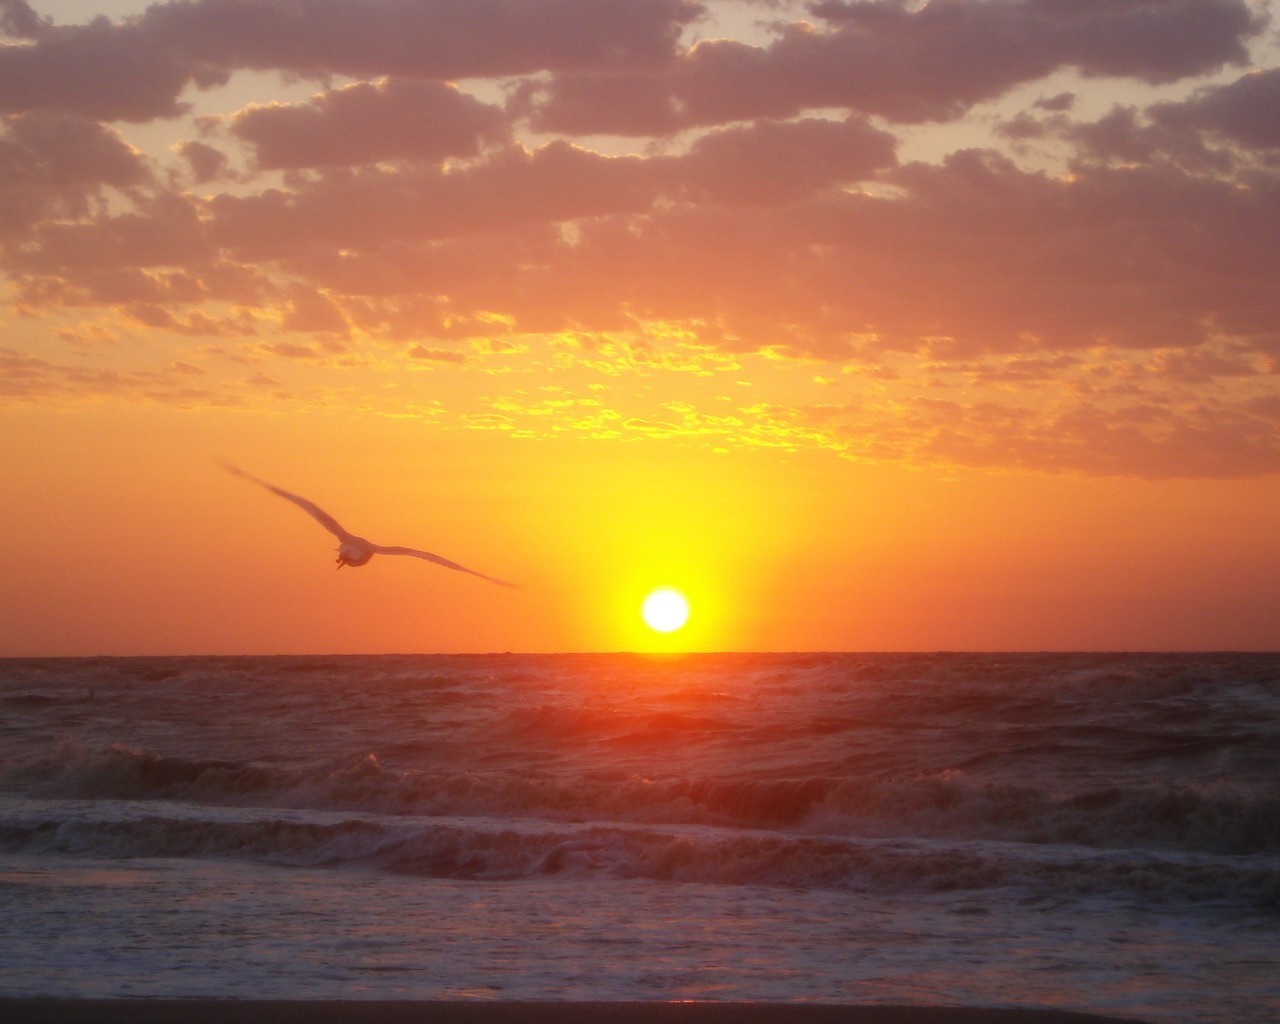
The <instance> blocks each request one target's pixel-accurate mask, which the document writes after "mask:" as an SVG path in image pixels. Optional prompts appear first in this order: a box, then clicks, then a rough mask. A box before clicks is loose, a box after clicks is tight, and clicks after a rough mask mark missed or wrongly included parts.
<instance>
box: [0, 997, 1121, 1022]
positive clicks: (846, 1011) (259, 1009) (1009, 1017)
mask: <svg viewBox="0 0 1280 1024" xmlns="http://www.w3.org/2000/svg"><path fill="white" fill-rule="evenodd" d="M0 1019H3V1020H11V1021H24V1022H26V1024H178V1022H181V1024H1132V1022H1124V1021H1122V1020H1121V1019H1120V1018H1116V1017H1099V1016H1096V1015H1093V1014H1079V1013H1069V1012H1064V1011H1059V1010H1022V1009H983V1008H974V1007H930V1006H815V1005H812V1004H795V1003H670V1002H649V1003H635V1002H632V1003H541V1002H540V1003H527V1002H526V1003H517V1002H510V1003H508V1002H429V1003H409V1002H306V1001H270V1002H255V1001H252V1000H243V1001H234V1002H232V1001H226V1000H213V999H182V1000H162V999H154V1000H153V999H100V1000H78V999H8V1000H0Z"/></svg>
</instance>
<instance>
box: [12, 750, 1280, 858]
mask: <svg viewBox="0 0 1280 1024" xmlns="http://www.w3.org/2000/svg"><path fill="white" fill-rule="evenodd" d="M0 789H5V790H8V791H13V792H18V793H22V794H24V795H26V796H31V797H48V798H61V799H68V798H70V799H94V800H173V801H183V802H187V803H192V804H197V805H205V806H232V807H253V806H260V807H274V808H297V809H308V810H334V811H344V812H352V813H369V814H378V815H393V816H394V815H400V816H408V815H434V816H441V815H448V816H484V815H496V816H503V817H507V818H511V819H523V818H543V819H548V820H559V821H608V822H619V823H633V824H679V825H711V826H731V827H738V828H768V829H786V830H789V831H791V832H795V833H798V834H809V835H812V834H819V833H820V834H831V835H840V836H851V837H856V836H864V837H878V838H890V837H895V836H896V837H919V838H933V839H948V838H949V839H964V840H1004V841H1012V842H1023V843H1038V844H1044V845H1054V844H1059V845H1061V844H1072V845H1079V846H1089V847H1097V848H1104V849H1105V848H1121V847H1125V848H1128V847H1142V848H1150V849H1154V850H1192V851H1202V852H1210V853H1220V854H1235V855H1242V854H1256V853H1274V852H1280V791H1277V790H1276V789H1275V788H1274V787H1272V788H1269V789H1268V788H1261V787H1257V788H1253V789H1249V788H1245V787H1242V786H1241V785H1239V784H1234V785H1226V784H1223V785H1218V786H1190V785H1170V784H1156V783H1152V784H1149V785H1145V786H1131V787H1121V786H1107V787H1099V788H1092V789H1082V790H1078V791H1074V792H1070V793H1056V792H1049V791H1046V790H1043V789H1039V788H1036V787H1033V786H1015V785H1008V784H1000V783H992V782H984V781H979V780H975V779H973V778H971V777H969V776H967V775H966V774H965V773H963V772H960V771H950V772H942V773H936V774H930V775H915V776H910V777H897V778H890V779H878V778H848V777H828V776H805V777H799V778H744V777H735V778H701V779H699V778H680V777H668V778H653V777H646V776H641V775H637V774H625V773H621V772H606V771H597V772H583V773H576V774H568V773H565V772H560V773H553V772H548V773H544V774H539V773H536V772H525V773H514V772H510V771H498V770H495V771H483V770H479V769H473V770H466V771H463V770H452V771H423V770H415V771H406V770H398V769H394V768H390V767H387V766H386V765H384V764H383V763H382V762H380V761H379V760H378V759H377V758H375V757H374V756H373V755H367V756H362V757H350V758H339V759H335V760H330V761H326V762H324V763H321V764H316V765H312V766H309V767H294V766H283V765H271V764H262V763H252V762H244V761H235V760H221V759H203V760H202V759H195V758H182V757H168V756H161V755H158V754H154V753H149V752H146V751H139V750H135V749H132V748H129V747H125V746H120V745H117V746H113V747H110V748H108V749H107V750H105V751H101V752H96V753H91V752H86V751H83V750H81V749H78V748H75V747H67V748H64V749H62V750H60V751H58V752H57V753H56V754H55V755H54V756H51V757H44V758H35V759H30V760H27V761H10V762H7V763H3V764H0Z"/></svg>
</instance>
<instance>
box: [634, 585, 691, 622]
mask: <svg viewBox="0 0 1280 1024" xmlns="http://www.w3.org/2000/svg"><path fill="white" fill-rule="evenodd" d="M640 614H641V615H642V616H643V617H644V621H645V623H646V624H647V625H648V626H649V628H650V629H652V630H655V631H656V632H658V633H674V632H675V631H676V630H677V629H679V628H680V627H681V626H683V625H684V624H685V623H686V622H688V621H689V602H688V601H686V600H685V597H684V595H683V594H682V593H680V591H678V590H672V589H671V588H670V587H663V588H661V589H659V590H655V591H653V593H651V594H650V595H649V596H648V597H646V598H645V599H644V604H643V605H642V606H641V608H640Z"/></svg>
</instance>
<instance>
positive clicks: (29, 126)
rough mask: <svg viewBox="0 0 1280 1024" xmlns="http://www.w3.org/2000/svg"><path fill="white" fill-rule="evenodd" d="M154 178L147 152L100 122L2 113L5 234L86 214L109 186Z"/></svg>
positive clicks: (0, 217)
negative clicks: (92, 202) (93, 201)
mask: <svg viewBox="0 0 1280 1024" xmlns="http://www.w3.org/2000/svg"><path fill="white" fill-rule="evenodd" d="M149 179H150V171H149V170H148V168H147V165H146V163H145V161H144V160H143V159H142V157H141V156H140V155H139V154H138V153H137V152H136V151H134V150H133V149H132V148H131V147H129V146H128V145H127V144H126V143H124V142H123V141H122V140H121V139H120V137H119V136H118V135H116V134H115V132H113V131H111V130H110V129H108V128H104V127H103V126H101V125H99V124H98V123H97V122H94V121H89V120H85V119H83V118H79V117H71V116H65V115H58V114H19V115H17V116H12V117H5V118H0V239H2V238H3V237H4V236H6V235H13V234H15V233H18V232H22V231H25V230H26V229H28V228H30V227H31V226H33V225H35V224H37V223H39V222H41V221H42V220H44V219H46V218H52V217H60V218H76V217H83V216H86V215H87V214H88V213H89V210H90V207H91V201H92V200H94V199H95V198H96V197H97V196H99V195H100V193H101V189H102V188H103V187H104V186H111V187H114V188H117V189H121V190H126V189H130V188H133V187H135V186H140V185H142V184H144V183H146V182H147V181H148V180H149Z"/></svg>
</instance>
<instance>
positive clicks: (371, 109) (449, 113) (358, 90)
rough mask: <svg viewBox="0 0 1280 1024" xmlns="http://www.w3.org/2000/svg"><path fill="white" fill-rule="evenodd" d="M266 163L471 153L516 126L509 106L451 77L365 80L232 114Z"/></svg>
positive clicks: (238, 131) (321, 163)
mask: <svg viewBox="0 0 1280 1024" xmlns="http://www.w3.org/2000/svg"><path fill="white" fill-rule="evenodd" d="M231 132H232V134H233V135H235V136H237V137H238V138H240V139H241V140H243V141H245V142H248V143H249V144H250V145H252V146H253V147H254V150H255V152H256V154H257V160H258V164H259V166H260V167H263V168H301V167H326V166H335V165H344V164H365V163H375V162H378V161H382V160H397V159H416V160H432V161H439V160H442V159H444V158H445V157H471V156H475V155H476V154H477V153H479V151H480V147H481V145H482V144H483V143H485V142H502V141H505V140H506V139H507V138H508V137H509V135H510V129H509V126H508V124H507V121H506V117H505V115H504V114H503V112H502V110H501V108H499V107H496V106H493V105H491V104H487V103H482V102H481V101H479V100H477V99H475V98H474V97H472V96H468V95H467V94H466V93H463V92H460V91H459V90H458V89H457V88H456V87H454V86H452V85H448V84H446V83H443V82H414V81H407V80H403V79H390V80H385V81H381V82H377V83H373V82H357V83H355V84H354V85H348V86H344V87H342V88H339V89H333V90H330V91H328V92H325V93H322V94H320V95H319V96H317V97H316V98H315V99H313V100H312V101H311V102H310V103H307V104H278V103H277V104H268V105H255V106H252V107H249V108H247V109H246V110H242V111H240V112H239V113H238V114H236V115H235V116H234V117H232V119H231Z"/></svg>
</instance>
